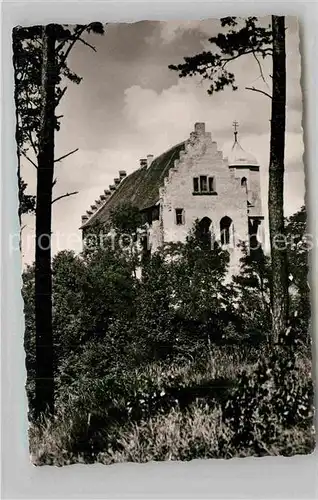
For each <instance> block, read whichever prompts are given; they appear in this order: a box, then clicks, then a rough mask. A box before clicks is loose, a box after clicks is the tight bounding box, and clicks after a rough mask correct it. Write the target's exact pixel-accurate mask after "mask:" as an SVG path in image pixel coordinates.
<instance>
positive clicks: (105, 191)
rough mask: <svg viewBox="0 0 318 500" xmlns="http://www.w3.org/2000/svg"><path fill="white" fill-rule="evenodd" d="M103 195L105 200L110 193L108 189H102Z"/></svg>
mask: <svg viewBox="0 0 318 500" xmlns="http://www.w3.org/2000/svg"><path fill="white" fill-rule="evenodd" d="M104 195H105V199H106V200H107V199H108V198H109V197H110V195H111V192H110V189H104Z"/></svg>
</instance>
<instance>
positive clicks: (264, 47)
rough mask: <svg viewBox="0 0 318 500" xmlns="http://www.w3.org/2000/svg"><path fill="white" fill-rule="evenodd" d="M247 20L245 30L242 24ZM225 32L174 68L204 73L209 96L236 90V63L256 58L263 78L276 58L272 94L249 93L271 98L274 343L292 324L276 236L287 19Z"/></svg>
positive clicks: (251, 21) (228, 21) (280, 212)
mask: <svg viewBox="0 0 318 500" xmlns="http://www.w3.org/2000/svg"><path fill="white" fill-rule="evenodd" d="M242 22H243V26H241V25H242ZM221 26H222V27H223V28H225V27H228V28H229V29H228V31H227V33H219V34H218V35H217V36H216V37H212V38H210V39H209V41H210V42H211V43H212V44H213V45H214V46H215V47H216V50H215V52H202V53H201V54H197V55H195V56H192V57H185V58H184V63H182V64H178V65H170V66H169V68H170V69H172V70H175V71H178V73H179V76H180V77H181V78H182V77H186V76H194V75H201V76H202V77H203V79H207V80H210V81H211V85H210V88H209V89H208V93H209V94H213V93H214V92H219V91H221V90H224V88H225V87H226V86H231V88H232V89H233V90H237V86H236V84H235V75H234V74H233V73H231V72H230V71H229V70H228V66H229V65H230V63H231V62H232V61H234V60H235V59H238V58H240V57H243V56H246V55H248V54H250V55H252V56H253V57H254V58H255V60H256V62H257V64H258V66H259V69H260V73H261V77H262V78H263V79H264V75H263V71H262V67H261V63H260V61H259V58H266V57H268V56H271V57H272V60H273V72H272V95H270V94H269V93H267V92H265V91H264V90H261V89H258V88H255V87H246V88H247V89H248V90H251V91H254V92H259V93H261V94H264V95H266V96H267V97H269V98H270V99H271V102H272V108H271V131H270V136H271V140H270V165H269V227H270V242H271V259H272V278H273V279H272V290H271V292H272V293H271V296H272V301H271V303H272V332H273V340H274V342H277V340H278V338H279V337H280V336H281V335H282V334H284V332H285V329H286V325H287V320H288V271H287V252H286V248H284V247H281V248H279V247H278V245H277V239H276V236H277V235H283V234H284V150H285V119H286V117H285V113H286V112H285V108H286V55H285V19H284V17H282V16H272V26H269V27H267V28H265V27H262V26H259V25H258V19H257V18H256V17H248V18H247V19H245V20H239V19H237V18H236V17H225V18H223V19H221Z"/></svg>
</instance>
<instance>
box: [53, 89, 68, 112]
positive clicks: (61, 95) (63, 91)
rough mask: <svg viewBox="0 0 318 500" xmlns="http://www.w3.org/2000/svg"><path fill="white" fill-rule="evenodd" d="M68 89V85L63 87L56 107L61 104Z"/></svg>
mask: <svg viewBox="0 0 318 500" xmlns="http://www.w3.org/2000/svg"><path fill="white" fill-rule="evenodd" d="M66 90H67V87H64V89H63V90H61V93H60V95H59V97H58V99H57V102H56V106H55V107H56V108H57V106H58V105H59V104H60V100H61V99H62V97H63V95H64V94H65V92H66Z"/></svg>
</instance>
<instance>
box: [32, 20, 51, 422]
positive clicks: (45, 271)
mask: <svg viewBox="0 0 318 500" xmlns="http://www.w3.org/2000/svg"><path fill="white" fill-rule="evenodd" d="M42 44H43V61H42V82H41V91H42V99H41V104H42V109H41V125H40V131H39V151H38V158H37V160H38V171H37V194H36V242H35V329H36V387H35V412H36V416H37V417H40V416H41V414H42V413H43V412H44V411H45V410H48V411H49V412H50V413H51V414H52V413H53V412H54V364H53V333H52V270H51V210H52V188H53V186H52V184H53V173H54V120H55V118H54V115H55V83H56V56H55V27H54V25H48V26H45V27H43V39H42Z"/></svg>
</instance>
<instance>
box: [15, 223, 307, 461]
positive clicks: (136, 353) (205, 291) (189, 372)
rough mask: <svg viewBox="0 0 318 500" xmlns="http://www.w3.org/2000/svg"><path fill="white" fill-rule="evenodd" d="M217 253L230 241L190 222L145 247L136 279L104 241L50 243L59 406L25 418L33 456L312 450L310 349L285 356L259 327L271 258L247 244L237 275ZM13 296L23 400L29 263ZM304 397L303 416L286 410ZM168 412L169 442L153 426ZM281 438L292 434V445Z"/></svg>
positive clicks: (30, 308)
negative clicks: (180, 237) (29, 420)
mask: <svg viewBox="0 0 318 500" xmlns="http://www.w3.org/2000/svg"><path fill="white" fill-rule="evenodd" d="M118 226H119V224H118ZM123 229H125V230H126V229H127V228H122V230H123ZM118 231H119V230H118ZM119 234H120V233H119ZM227 262H228V255H227V253H226V252H223V251H222V250H221V249H220V248H219V247H217V246H213V247H212V248H211V245H210V244H208V242H207V241H202V240H200V238H198V234H197V232H196V230H195V228H194V230H193V231H192V232H191V233H190V234H189V237H188V239H187V241H186V243H184V244H181V243H178V244H169V245H166V246H164V247H163V248H162V249H160V250H158V251H157V252H156V253H154V254H152V255H151V257H150V259H149V260H148V261H147V262H146V264H145V265H144V266H143V268H142V272H141V274H140V276H139V278H136V277H135V275H134V272H133V269H132V265H131V260H130V258H129V255H128V256H127V254H125V252H120V251H119V249H118V248H115V249H113V248H112V247H111V245H108V246H107V245H106V246H105V247H98V245H96V246H95V248H94V250H92V251H84V252H83V253H82V254H81V255H79V256H76V255H74V253H73V252H60V253H59V254H57V255H56V257H55V258H54V260H53V326H54V345H55V350H56V366H55V385H56V412H57V413H56V418H55V419H54V420H50V419H46V420H44V421H43V422H42V423H39V424H32V428H31V431H30V433H31V434H30V438H31V447H32V449H33V453H34V461H35V462H36V463H39V464H41V463H55V464H58V465H62V464H65V463H73V462H78V461H85V462H93V461H95V460H100V461H102V462H103V463H112V462H113V461H117V460H135V459H138V460H139V459H142V460H144V459H145V460H146V459H148V458H149V459H158V460H161V459H164V458H165V457H168V456H171V459H192V458H204V457H212V456H215V457H220V456H222V457H224V458H227V457H230V456H234V455H236V454H239V455H241V456H245V455H247V454H264V453H280V452H282V453H286V454H290V453H292V452H295V450H299V452H302V450H303V451H304V452H306V450H308V449H309V448H310V446H311V444H310V443H311V438H310V429H309V427H310V422H311V420H312V417H311V415H310V413H309V409H308V408H309V405H310V397H311V390H312V389H311V386H310V377H309V370H310V359H309V358H308V352H302V354H301V356H302V358H300V356H299V355H298V354H297V356H295V357H294V360H293V361H292V364H291V365H290V366H289V365H287V364H288V363H289V361H288V360H290V359H291V355H289V353H290V352H291V351H288V350H286V352H285V351H284V350H283V348H282V347H281V348H280V351H279V350H278V348H277V351H275V353H271V352H269V349H268V346H267V344H266V342H265V341H264V335H261V329H262V328H263V329H264V331H265V330H267V331H268V330H269V325H270V319H268V314H267V310H266V309H265V308H264V309H263V305H262V300H265V303H266V304H267V305H268V287H269V285H268V283H269V280H270V267H269V262H268V259H267V258H265V257H263V260H260V261H255V260H254V259H251V257H250V256H249V255H248V252H247V251H246V249H244V248H243V257H242V268H241V273H240V274H239V275H238V276H236V278H234V280H233V282H229V281H228V280H225V276H226V269H227ZM260 276H262V280H260ZM261 283H262V287H263V292H264V297H265V299H264V297H262V295H261V293H260V290H261ZM23 294H24V297H25V307H26V309H25V312H26V352H27V370H28V395H29V398H30V399H29V404H30V409H31V410H32V394H33V385H32V384H33V380H34V379H33V377H34V369H33V366H34V365H33V363H34V360H35V358H34V323H33V321H34V301H33V296H34V295H33V294H34V269H33V268H32V267H30V268H29V269H27V271H26V272H25V273H24V288H23ZM256 304H258V305H257V306H256ZM251 311H253V314H251ZM266 322H267V323H266ZM253 329H254V330H253ZM292 333H293V332H290V335H289V339H290V341H289V344H293V343H294V341H295V335H294V334H293V335H292ZM284 343H285V344H287V342H284ZM274 354H275V356H276V357H275V356H274ZM287 354H288V356H289V357H288V356H287ZM304 360H307V361H306V362H304ZM268 369H270V370H271V371H270V372H269V373H267V370H268ZM242 372H243V374H242ZM284 377H285V378H284ZM281 380H284V385H283V386H282V384H280V385H279V382H281ZM268 386H270V387H272V389H270V390H268ZM286 400H287V403H286ZM302 405H304V406H305V407H306V408H307V410H306V411H307V413H308V415H307V416H308V419H307V417H306V418H305V417H304V415H302V416H300V417H299V418H298V417H297V418H296V419H295V415H297V414H299V415H300V412H299V410H300V411H301V407H302ZM286 411H288V415H287V414H286V416H284V412H286ZM249 412H250V413H249ZM297 412H298V413H297ZM216 415H218V417H217V418H216ZM282 415H283V416H282ZM293 415H294V416H293ZM269 416H270V418H269ZM221 418H222V419H223V420H222V423H221V424H220V419H221ZM289 418H290V419H291V418H294V420H293V421H290V422H291V423H288V419H289ZM170 424H171V425H173V426H174V427H173V429H174V430H172V429H171V435H170V434H169V433H170V429H167V430H166V431H165V433H164V434H163V435H164V436H166V437H167V439H168V436H170V437H169V440H170V441H169V443H170V444H169V445H168V444H167V447H165V446H164V443H163V441H162V440H161V438H160V432H161V431H162V429H163V428H165V426H167V425H170ZM217 424H218V425H217ZM219 424H220V425H219ZM200 426H202V427H201V428H200ZM273 428H275V433H274V434H273V433H271V431H272V429H273ZM267 433H268V435H267ZM173 436H175V437H174V438H173ZM235 436H236V437H237V436H239V437H237V440H236V441H235V439H236V438H235ZM266 436H267V437H266ZM287 437H288V438H289V439H292V438H294V437H295V439H296V443H295V445H293V443H290V442H285V441H284V440H285V438H287ZM44 439H45V440H46V443H44V442H43V440H44ZM205 439H206V440H207V442H206V443H205ZM151 440H153V443H154V445H153V446H152V447H151ZM207 443H209V444H207ZM266 450H267V451H266ZM138 457H139V458H138ZM151 457H152V458H151Z"/></svg>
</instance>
